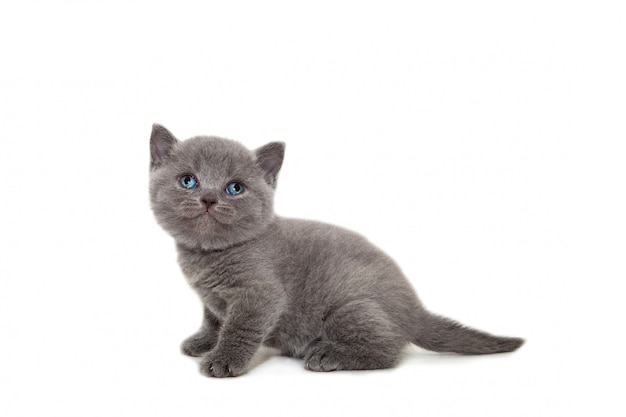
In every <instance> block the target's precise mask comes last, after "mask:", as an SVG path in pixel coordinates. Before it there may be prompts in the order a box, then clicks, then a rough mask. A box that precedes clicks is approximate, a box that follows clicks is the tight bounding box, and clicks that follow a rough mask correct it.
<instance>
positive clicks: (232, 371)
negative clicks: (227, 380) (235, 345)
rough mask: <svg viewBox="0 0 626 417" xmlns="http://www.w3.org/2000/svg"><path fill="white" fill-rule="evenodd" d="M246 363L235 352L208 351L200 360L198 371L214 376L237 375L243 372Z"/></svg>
mask: <svg viewBox="0 0 626 417" xmlns="http://www.w3.org/2000/svg"><path fill="white" fill-rule="evenodd" d="M247 364H248V361H247V360H245V359H244V358H241V357H238V355H237V354H230V355H227V354H223V353H220V352H209V353H207V355H206V356H205V357H204V358H203V359H202V362H200V372H202V373H203V374H204V375H206V376H212V377H216V378H224V377H227V376H239V375H241V374H242V373H244V371H245V370H246V365H247Z"/></svg>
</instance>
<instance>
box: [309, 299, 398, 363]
mask: <svg viewBox="0 0 626 417" xmlns="http://www.w3.org/2000/svg"><path fill="white" fill-rule="evenodd" d="M323 320H324V333H323V334H322V337H321V338H320V339H318V340H317V341H315V342H313V343H311V345H310V346H309V348H308V351H307V354H306V356H305V368H306V369H308V370H311V371H334V370H341V369H346V370H347V369H355V370H356V369H383V368H389V367H391V366H393V365H394V364H395V362H396V361H397V359H398V357H399V356H400V354H401V352H402V349H403V348H404V347H405V346H406V344H407V343H408V342H407V340H406V337H405V336H403V334H402V332H401V331H400V329H399V328H398V327H397V326H396V325H395V324H394V323H393V322H392V321H391V320H390V319H389V317H388V315H387V314H386V313H385V312H384V311H383V310H382V309H381V308H380V306H379V305H378V304H377V303H376V302H375V301H372V300H358V301H352V302H349V303H347V304H345V305H343V306H341V307H339V308H337V309H334V310H333V311H331V312H330V313H329V314H327V315H326V317H324V319H323Z"/></svg>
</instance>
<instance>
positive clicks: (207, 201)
mask: <svg viewBox="0 0 626 417" xmlns="http://www.w3.org/2000/svg"><path fill="white" fill-rule="evenodd" d="M200 201H202V203H204V205H205V206H206V209H207V211H208V210H209V209H210V208H211V207H213V206H214V205H216V204H217V199H216V198H215V197H212V196H204V197H202V198H201V199H200Z"/></svg>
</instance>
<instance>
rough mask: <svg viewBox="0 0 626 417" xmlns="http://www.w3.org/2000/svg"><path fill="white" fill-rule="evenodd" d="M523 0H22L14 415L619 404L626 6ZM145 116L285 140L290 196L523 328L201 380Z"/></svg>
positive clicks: (13, 166)
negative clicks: (362, 360)
mask: <svg viewBox="0 0 626 417" xmlns="http://www.w3.org/2000/svg"><path fill="white" fill-rule="evenodd" d="M512 3H513V2H502V1H491V2H489V1H478V2H475V1H472V2H467V1H459V2H448V1H437V2H434V1H433V2H417V1H412V2H406V3H401V2H394V1H385V2H382V1H381V2H367V1H359V2H353V3H344V2H338V1H337V2H327V3H326V2H320V1H316V2H309V4H308V5H306V4H305V3H304V2H295V1H273V2H252V1H251V2H238V1H229V2H221V3H220V4H217V2H210V1H204V2H197V3H191V2H180V1H177V2H171V3H161V2H154V1H145V2H128V1H120V2H95V1H80V2H79V1H76V2H62V1H59V2H43V1H42V2H40V3H37V2H30V1H21V2H8V1H7V2H2V4H1V5H0V46H1V49H0V54H1V56H0V60H1V65H0V134H1V137H2V141H1V147H0V178H1V182H0V187H1V188H0V199H1V200H0V257H1V258H0V414H2V415H3V416H11V417H17V416H20V417H21V416H29V417H32V416H47V417H49V416H62V417H71V416H81V417H83V416H90V417H96V416H204V415H213V416H215V415H217V414H218V413H219V415H236V416H237V415H260V416H266V415H273V416H276V415H299V416H300V415H301V416H313V415H315V416H319V415H345V416H348V415H360V416H369V415H372V416H373V415H376V416H379V415H394V416H395V415H411V416H481V417H482V416H522V415H523V416H571V415H574V414H579V415H602V416H610V415H615V416H618V415H622V416H623V415H624V413H626V410H625V407H624V405H623V399H622V398H621V397H622V396H623V389H624V388H623V375H624V371H625V370H626V369H625V367H624V354H623V347H624V342H625V338H624V333H623V332H624V326H623V320H622V319H623V317H624V307H623V297H622V292H623V290H622V287H621V285H620V284H621V281H623V280H624V278H626V274H625V267H624V254H625V249H626V244H625V236H626V223H625V221H624V213H626V198H625V192H624V191H625V187H624V180H625V179H626V172H625V171H626V170H625V167H624V157H625V156H626V154H625V152H624V150H625V146H624V140H625V139H626V135H625V133H626V128H625V123H624V116H625V114H626V99H625V97H626V81H625V80H626V77H625V74H626V58H625V50H626V49H625V41H626V24H625V22H626V10H625V9H624V7H626V6H624V2H623V1H613V2H611V1H549V0H547V1H545V0H542V1H525V2H516V3H519V4H517V5H509V4H512ZM505 4H507V5H505ZM153 122H159V123H162V124H164V125H165V126H166V127H168V128H169V129H170V130H171V131H172V132H174V134H176V135H177V136H178V137H180V138H187V137H190V136H193V135H198V134H213V135H221V136H225V137H230V138H233V139H237V140H240V141H241V142H243V143H244V144H246V145H247V146H249V147H251V148H252V147H257V146H260V145H262V144H264V143H266V142H269V141H273V140H281V141H285V142H286V143H287V154H286V160H285V164H284V166H283V170H282V172H281V177H280V181H279V189H278V193H277V197H276V198H277V200H276V209H277V212H278V213H279V214H281V215H285V216H290V217H304V218H313V219H318V220H322V221H326V222H329V223H335V224H340V225H343V226H345V227H348V228H350V229H354V230H357V231H359V232H361V233H362V234H364V235H365V236H367V237H368V238H369V239H370V240H371V241H373V242H374V243H375V244H377V245H378V246H380V247H382V248H383V249H384V250H385V251H387V252H388V253H389V254H391V255H392V257H394V259H396V260H397V262H398V263H399V264H400V265H401V267H402V268H403V270H404V271H405V273H406V275H407V276H408V278H409V279H410V280H411V282H412V283H413V284H414V286H415V288H416V289H417V291H418V293H419V295H420V297H421V298H422V300H423V301H424V302H425V304H426V305H427V306H428V307H429V308H430V309H432V310H433V311H436V312H438V313H441V314H445V315H448V316H450V317H453V318H456V319H458V320H460V321H462V322H464V323H466V324H468V325H472V326H475V327H478V328H481V329H485V330H488V331H491V332H494V333H498V334H504V335H513V336H522V337H525V338H526V339H527V343H526V345H525V346H524V347H523V348H522V349H520V350H519V351H518V352H516V353H514V354H505V355H495V356H484V357H461V356H454V355H435V354H430V353H427V352H425V351H420V350H418V349H417V348H411V349H409V350H408V351H407V353H406V355H405V357H404V359H403V360H402V361H401V363H400V364H399V365H398V367H397V368H395V369H392V370H388V371H375V372H356V373H354V372H353V373H350V372H343V373H340V372H337V373H330V374H316V373H312V372H308V371H305V370H304V369H303V368H302V363H301V361H297V360H294V359H289V358H281V357H276V356H272V355H271V354H270V353H269V352H267V351H264V352H261V354H260V355H259V357H257V359H256V363H257V365H256V366H255V367H254V368H253V369H252V370H251V371H250V372H249V373H248V374H246V375H245V376H242V377H239V378H234V379H228V380H215V379H210V378H205V377H203V376H201V375H200V374H199V373H198V371H197V363H196V362H195V361H194V360H192V359H189V358H187V357H184V356H183V355H181V354H180V353H179V343H180V341H181V340H182V339H183V338H184V337H186V336H188V335H189V334H191V333H192V332H194V331H195V329H196V327H197V325H198V324H199V321H200V305H199V302H198V301H197V299H196V297H195V295H194V294H193V292H192V291H191V289H189V288H188V287H187V285H186V283H185V281H184V279H183V277H182V275H181V273H180V272H179V270H178V267H177V265H176V257H175V252H174V246H173V243H172V241H171V239H170V237H169V236H167V235H166V234H165V233H164V232H163V231H161V230H160V229H159V227H158V226H157V225H156V223H155V221H154V220H153V217H152V214H151V212H150V209H149V205H148V197H147V182H148V180H147V177H148V163H149V160H148V158H149V152H148V139H149V135H150V128H151V124H152V123H153Z"/></svg>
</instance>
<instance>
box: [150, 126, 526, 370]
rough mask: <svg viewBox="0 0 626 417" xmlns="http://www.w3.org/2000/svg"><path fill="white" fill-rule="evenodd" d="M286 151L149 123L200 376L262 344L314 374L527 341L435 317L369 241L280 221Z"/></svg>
mask: <svg viewBox="0 0 626 417" xmlns="http://www.w3.org/2000/svg"><path fill="white" fill-rule="evenodd" d="M284 150H285V145H284V144H283V143H280V142H272V143H269V144H267V145H265V146H263V147H261V148H259V149H257V150H255V151H250V150H248V149H246V148H245V147H243V146H242V145H240V144H239V143H237V142H234V141H231V140H227V139H221V138H217V137H205V136H199V137H195V138H192V139H189V140H186V141H184V142H181V141H178V140H177V139H176V138H175V137H174V136H173V135H172V134H171V133H170V132H169V131H168V130H167V129H165V128H164V127H162V126H160V125H156V124H155V125H154V126H153V129H152V136H151V138H150V152H151V166H150V201H151V204H152V209H153V211H154V214H155V216H156V219H157V221H158V223H159V224H160V225H161V226H162V227H163V229H165V230H166V231H167V232H168V233H169V234H171V235H172V236H173V237H174V239H175V240H176V243H177V248H178V255H179V263H180V266H181V268H182V270H183V272H184V274H185V276H186V278H187V280H188V282H189V284H190V285H191V286H192V287H193V288H194V289H195V290H196V291H197V293H198V295H199V296H200V299H201V300H202V303H203V305H204V319H203V323H202V327H201V328H200V330H199V331H198V332H197V333H196V334H194V335H193V336H191V337H189V338H187V339H186V340H185V341H184V342H183V344H182V350H183V352H184V353H185V354H186V355H190V356H203V358H202V360H201V365H200V369H201V371H202V373H204V374H205V375H210V376H215V377H226V376H237V375H240V374H241V373H243V372H244V371H245V370H246V367H247V365H248V364H249V362H250V359H251V358H252V356H253V355H254V353H255V352H256V351H257V349H258V348H259V346H260V345H261V344H264V345H266V346H270V347H273V348H277V349H279V350H280V351H281V352H282V353H283V354H284V355H288V356H292V357H296V358H303V359H304V362H305V368H306V369H309V370H312V371H334V370H340V369H380V368H389V367H391V366H393V365H394V363H395V362H396V361H397V360H398V358H399V356H400V355H401V352H402V350H403V348H404V347H405V346H406V345H407V343H409V342H410V343H414V344H416V345H418V346H421V347H423V348H426V349H429V350H432V351H436V352H457V353H464V354H484V353H497V352H510V351H513V350H515V349H517V348H518V347H520V346H521V345H522V343H523V342H524V341H523V339H520V338H510V337H496V336H492V335H490V334H488V333H485V332H482V331H479V330H474V329H471V328H468V327H465V326H463V325H461V324H459V323H457V322H455V321H452V320H449V319H447V318H444V317H441V316H437V315H434V314H432V313H430V312H428V311H427V310H426V309H425V308H424V307H423V306H422V305H421V303H420V302H419V300H418V298H417V296H416V295H415V293H414V291H413V289H412V288H411V287H410V285H409V283H408V282H407V280H406V279H405V278H404V276H403V275H402V272H401V271H400V269H399V268H398V266H396V264H395V263H394V261H393V260H391V259H390V258H389V257H388V256H387V255H385V254H384V253H383V252H381V251H380V250H379V249H377V248H376V247H374V246H373V245H372V244H371V243H369V242H368V241H367V240H366V239H364V238H363V237H362V236H360V235H358V234H356V233H353V232H350V231H348V230H344V229H341V228H339V227H335V226H330V225H327V224H322V223H317V222H312V221H305V220H292V219H284V218H280V217H277V216H276V215H275V214H274V210H273V196H274V189H275V188H276V179H277V176H278V171H279V170H280V167H281V165H282V162H283V155H284Z"/></svg>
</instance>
